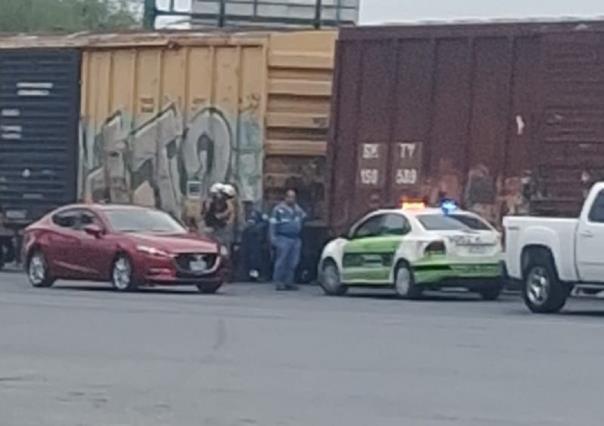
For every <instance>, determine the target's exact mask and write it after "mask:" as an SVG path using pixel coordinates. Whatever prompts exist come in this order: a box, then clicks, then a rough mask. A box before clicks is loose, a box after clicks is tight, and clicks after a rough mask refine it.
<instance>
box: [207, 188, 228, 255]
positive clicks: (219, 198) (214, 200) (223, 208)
mask: <svg viewBox="0 0 604 426" xmlns="http://www.w3.org/2000/svg"><path fill="white" fill-rule="evenodd" d="M209 192H210V197H209V199H208V200H207V201H206V202H205V203H204V206H203V212H202V215H203V220H204V223H205V231H206V232H207V233H208V234H210V235H212V236H213V237H214V238H216V239H217V240H218V241H219V242H220V243H221V244H222V245H223V246H225V247H226V248H227V250H229V251H230V250H231V244H232V241H233V222H234V217H235V209H234V205H233V201H232V198H234V196H235V195H236V192H235V188H234V187H233V186H232V185H225V184H222V183H215V184H213V185H212V186H211V187H210V191H209ZM231 194H232V195H231Z"/></svg>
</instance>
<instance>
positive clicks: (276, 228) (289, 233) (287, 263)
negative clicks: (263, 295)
mask: <svg viewBox="0 0 604 426" xmlns="http://www.w3.org/2000/svg"><path fill="white" fill-rule="evenodd" d="M305 218H306V213H305V212H304V210H302V208H301V207H300V206H299V205H298V203H297V202H296V191H295V190H293V189H288V190H287V192H286V193H285V200H284V201H282V202H281V203H279V204H278V205H277V206H275V208H274V209H273V212H272V214H271V218H270V222H269V237H270V240H271V245H272V247H273V249H274V251H275V267H274V272H273V281H274V282H275V284H276V286H277V290H297V289H298V287H297V286H296V285H295V284H294V277H295V273H296V268H297V267H298V263H300V253H301V251H302V240H301V239H300V234H301V233H302V225H303V223H304V219H305Z"/></svg>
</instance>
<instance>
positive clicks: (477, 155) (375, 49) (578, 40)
mask: <svg viewBox="0 0 604 426" xmlns="http://www.w3.org/2000/svg"><path fill="white" fill-rule="evenodd" d="M328 164H329V165H330V168H331V181H330V182H329V194H330V197H331V199H330V203H329V207H330V213H329V221H330V225H331V227H332V229H334V230H336V231H339V230H343V229H345V228H346V227H347V226H348V225H349V224H350V223H351V222H352V221H354V220H355V219H356V218H358V217H359V216H360V215H362V214H363V213H365V212H367V211H369V210H371V209H374V208H378V207H385V206H394V205H397V204H398V203H399V202H400V199H401V197H404V196H407V197H422V198H425V199H427V200H428V201H429V202H431V203H437V202H438V200H439V199H441V198H442V197H449V198H454V199H456V200H458V201H459V202H460V203H461V204H462V205H463V206H464V207H466V208H468V209H470V210H473V211H476V212H478V213H480V214H482V215H483V216H484V217H486V218H487V219H489V220H490V221H492V222H493V223H494V224H498V223H499V222H500V219H501V217H502V216H503V215H505V214H525V213H537V214H538V213H547V214H566V215H570V214H574V213H575V212H576V209H577V207H578V206H579V204H580V202H581V200H582V195H583V191H584V189H585V188H586V187H587V186H589V185H590V184H591V183H592V182H593V181H594V180H597V179H601V178H604V173H603V172H604V22H599V21H585V22H583V21H577V22H555V23H554V22H550V23H542V22H532V23H485V24H461V25H429V26H397V27H365V28H363V27H360V28H348V29H343V30H342V31H341V33H340V37H339V41H338V45H337V52H336V75H335V82H334V89H333V99H332V120H331V129H330V140H329V143H328Z"/></svg>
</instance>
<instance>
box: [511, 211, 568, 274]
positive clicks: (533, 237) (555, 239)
mask: <svg viewBox="0 0 604 426" xmlns="http://www.w3.org/2000/svg"><path fill="white" fill-rule="evenodd" d="M503 224H504V227H505V251H506V267H507V271H508V275H509V276H510V278H513V279H517V280H521V279H523V272H525V271H524V270H525V269H526V266H527V265H526V261H527V259H526V257H525V258H524V259H523V254H524V255H525V256H526V253H527V251H528V250H530V249H531V248H535V247H543V248H547V249H549V251H551V252H552V255H553V257H554V260H555V262H556V267H557V272H558V276H559V278H560V279H561V280H562V281H569V282H574V281H577V280H578V276H577V270H576V268H575V264H574V259H575V246H576V238H575V235H576V232H577V228H578V226H579V219H558V218H540V217H521V216H511V217H506V218H505V219H504V221H503ZM529 229H530V232H526V231H527V230H529ZM523 263H524V264H523Z"/></svg>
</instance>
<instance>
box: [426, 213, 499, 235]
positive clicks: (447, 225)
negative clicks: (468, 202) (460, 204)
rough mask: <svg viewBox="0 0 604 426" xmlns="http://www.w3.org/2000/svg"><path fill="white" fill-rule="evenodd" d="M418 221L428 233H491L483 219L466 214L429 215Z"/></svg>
mask: <svg viewBox="0 0 604 426" xmlns="http://www.w3.org/2000/svg"><path fill="white" fill-rule="evenodd" d="M417 219H418V220H419V222H420V223H421V224H422V226H423V227H424V228H425V229H426V230H427V231H467V230H473V231H490V230H491V227H490V226H489V225H488V224H487V223H486V222H485V221H483V220H482V219H480V218H478V217H475V216H470V215H466V214H452V215H444V214H427V215H422V216H418V217H417Z"/></svg>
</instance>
